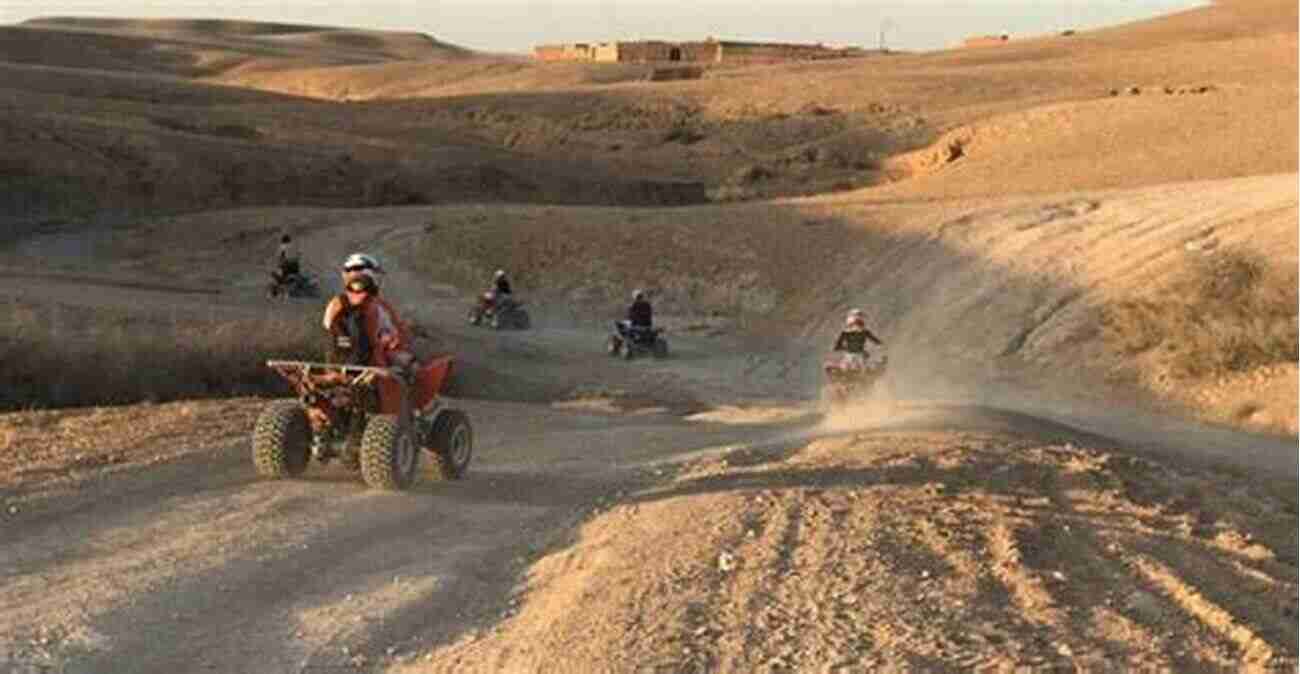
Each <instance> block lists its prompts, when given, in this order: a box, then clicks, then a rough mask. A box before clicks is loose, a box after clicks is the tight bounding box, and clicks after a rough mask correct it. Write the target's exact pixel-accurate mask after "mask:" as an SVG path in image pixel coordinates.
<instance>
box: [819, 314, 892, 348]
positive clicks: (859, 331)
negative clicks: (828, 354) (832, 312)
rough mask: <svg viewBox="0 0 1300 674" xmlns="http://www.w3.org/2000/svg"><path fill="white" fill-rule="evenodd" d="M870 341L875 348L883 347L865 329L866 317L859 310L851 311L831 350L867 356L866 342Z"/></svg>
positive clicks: (876, 338) (882, 343)
mask: <svg viewBox="0 0 1300 674" xmlns="http://www.w3.org/2000/svg"><path fill="white" fill-rule="evenodd" d="M868 339H869V340H871V341H872V342H874V343H875V344H876V345H877V346H884V345H885V344H884V342H881V341H880V338H879V337H876V335H875V334H873V333H872V332H871V331H870V330H868V329H867V319H866V315H865V314H864V313H863V312H862V310H861V309H852V310H850V311H849V315H848V316H846V317H845V318H844V329H843V330H842V331H840V336H839V337H838V338H836V339H835V346H834V348H833V349H832V350H834V351H844V352H847V353H856V354H861V355H863V356H865V355H867V340H868Z"/></svg>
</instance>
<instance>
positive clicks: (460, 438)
mask: <svg viewBox="0 0 1300 674" xmlns="http://www.w3.org/2000/svg"><path fill="white" fill-rule="evenodd" d="M429 451H430V452H431V453H432V454H433V457H434V462H433V467H434V470H433V472H434V474H435V475H436V476H437V477H438V479H441V480H459V479H461V478H462V477H465V473H466V472H467V471H468V470H469V462H470V459H472V458H474V428H473V427H472V426H470V423H469V417H468V416H466V415H465V413H464V412H461V411H459V410H448V411H446V412H443V413H442V414H441V415H439V416H438V420H437V421H435V422H434V425H433V431H432V433H431V434H430V438H429Z"/></svg>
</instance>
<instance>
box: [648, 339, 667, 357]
mask: <svg viewBox="0 0 1300 674" xmlns="http://www.w3.org/2000/svg"><path fill="white" fill-rule="evenodd" d="M651 353H653V354H654V357H655V358H667V357H668V342H665V341H664V340H662V339H656V340H655V343H654V347H652V349H651Z"/></svg>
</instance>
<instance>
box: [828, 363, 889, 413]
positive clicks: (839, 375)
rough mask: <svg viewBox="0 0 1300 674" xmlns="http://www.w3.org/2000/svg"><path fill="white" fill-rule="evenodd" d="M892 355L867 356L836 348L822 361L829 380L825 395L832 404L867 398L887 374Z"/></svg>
mask: <svg viewBox="0 0 1300 674" xmlns="http://www.w3.org/2000/svg"><path fill="white" fill-rule="evenodd" d="M888 363H889V359H888V358H887V357H885V356H884V355H883V354H881V355H880V357H879V358H867V357H865V356H863V355H862V354H859V353H845V352H843V351H837V352H835V353H832V354H830V355H828V356H826V359H825V360H823V361H822V372H823V374H825V376H826V384H825V387H824V388H823V389H822V393H823V397H824V398H825V399H827V400H829V401H830V402H831V403H832V404H843V403H846V402H849V401H850V400H858V399H862V398H865V397H866V396H867V394H868V393H870V392H871V391H872V389H873V388H874V387H875V386H876V384H877V383H878V382H879V381H880V380H881V378H883V377H884V375H885V368H886V366H887V365H888Z"/></svg>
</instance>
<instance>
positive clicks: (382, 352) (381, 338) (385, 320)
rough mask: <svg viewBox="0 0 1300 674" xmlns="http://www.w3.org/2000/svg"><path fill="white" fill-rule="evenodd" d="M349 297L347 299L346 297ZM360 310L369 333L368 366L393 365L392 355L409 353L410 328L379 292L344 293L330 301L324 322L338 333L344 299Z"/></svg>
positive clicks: (328, 328)
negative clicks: (374, 293)
mask: <svg viewBox="0 0 1300 674" xmlns="http://www.w3.org/2000/svg"><path fill="white" fill-rule="evenodd" d="M345 296H346V298H347V299H346V300H345V299H344V297H345ZM345 301H346V302H348V303H349V304H351V305H352V306H354V307H359V308H360V309H361V315H362V317H363V319H364V323H365V328H366V336H367V337H368V338H369V340H370V344H371V350H370V362H369V363H367V365H373V366H376V367H387V366H389V365H392V364H393V356H394V355H395V354H397V353H400V352H406V353H410V350H411V328H410V326H409V325H407V324H406V322H404V321H403V320H402V319H401V318H400V317H399V316H398V315H397V311H395V310H394V309H393V306H392V305H391V304H389V303H388V302H387V301H386V300H384V299H383V298H381V297H379V296H377V295H370V294H367V293H345V295H340V296H338V297H335V298H334V299H332V300H330V303H329V304H328V305H326V307H325V317H324V320H323V324H324V326H325V329H326V330H329V331H331V332H335V331H337V330H338V329H339V326H338V325H336V323H337V322H338V320H339V317H340V315H342V313H343V309H344V304H343V303H344V302H345Z"/></svg>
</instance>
